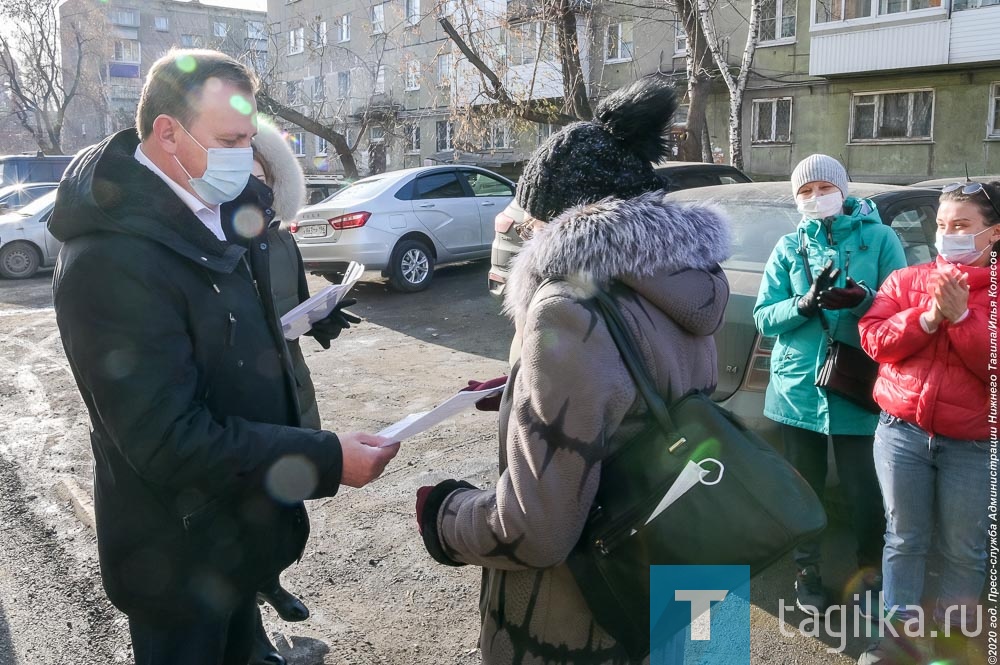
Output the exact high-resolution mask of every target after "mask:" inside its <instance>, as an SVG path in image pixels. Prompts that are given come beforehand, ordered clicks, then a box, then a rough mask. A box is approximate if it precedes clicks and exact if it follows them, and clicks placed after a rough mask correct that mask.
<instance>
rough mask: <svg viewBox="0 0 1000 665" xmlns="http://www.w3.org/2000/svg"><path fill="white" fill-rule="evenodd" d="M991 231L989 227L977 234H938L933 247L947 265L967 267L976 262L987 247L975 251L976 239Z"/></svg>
mask: <svg viewBox="0 0 1000 665" xmlns="http://www.w3.org/2000/svg"><path fill="white" fill-rule="evenodd" d="M992 230H993V228H992V227H990V228H987V229H983V230H982V231H980V232H979V233H938V234H937V238H936V239H935V242H934V246H935V247H936V248H937V251H938V254H940V255H941V258H942V259H944V260H945V261H947V262H948V263H958V264H962V265H968V264H970V263H974V262H975V261H977V260H978V259H979V257H980V256H982V255H983V252H985V251H986V249H987V248H988V247H989V245H986V247H983V248H982V249H979V250H977V249H976V237H977V236H981V235H982V234H984V233H986V232H987V231H992Z"/></svg>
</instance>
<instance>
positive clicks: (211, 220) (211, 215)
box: [133, 143, 226, 242]
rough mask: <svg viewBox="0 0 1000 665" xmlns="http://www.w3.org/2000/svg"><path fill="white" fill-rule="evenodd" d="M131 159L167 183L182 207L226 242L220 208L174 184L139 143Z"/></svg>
mask: <svg viewBox="0 0 1000 665" xmlns="http://www.w3.org/2000/svg"><path fill="white" fill-rule="evenodd" d="M133 157H135V161H137V162H139V163H140V164H142V165H143V166H145V167H146V168H147V169H149V170H150V171H152V172H153V173H155V174H156V175H157V176H159V177H160V179H161V180H163V182H165V183H167V187H169V188H170V189H171V190H173V192H174V194H176V195H177V198H179V199H180V200H181V201H183V202H184V205H186V206H187V207H188V208H190V209H191V212H193V213H194V214H195V217H197V218H198V219H199V220H201V223H202V224H204V225H205V227H206V228H207V229H208V230H209V231H211V232H212V234H213V235H214V236H215V237H216V238H218V239H219V240H222V241H223V242H225V241H226V234H225V233H224V232H223V231H222V212H221V211H220V209H219V208H220V206H209V205H206V204H205V203H204V202H203V201H202V200H201V199H199V198H198V197H196V196H195V195H194V194H192V193H191V192H189V191H187V190H186V189H184V188H183V187H181V186H180V185H178V184H177V183H176V182H174V180H173V179H172V178H171V177H170V176H168V175H167V174H166V173H164V172H163V171H162V170H161V169H160V167H159V166H157V165H156V164H154V163H153V162H152V161H151V160H150V159H149V157H147V156H146V153H144V152H143V151H142V144H141V143H140V144H139V145H138V146H136V148H135V154H134V155H133Z"/></svg>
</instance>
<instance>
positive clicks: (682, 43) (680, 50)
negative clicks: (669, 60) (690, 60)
mask: <svg viewBox="0 0 1000 665" xmlns="http://www.w3.org/2000/svg"><path fill="white" fill-rule="evenodd" d="M687 50H688V33H687V30H685V28H684V23H682V22H680V21H678V22H677V23H675V24H674V54H676V55H684V54H685V53H687Z"/></svg>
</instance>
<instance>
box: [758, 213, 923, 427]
mask: <svg viewBox="0 0 1000 665" xmlns="http://www.w3.org/2000/svg"><path fill="white" fill-rule="evenodd" d="M800 242H801V243H803V244H804V246H805V248H806V250H807V252H808V255H809V268H810V270H811V271H812V274H813V275H814V276H815V275H818V274H819V273H820V271H821V270H822V269H823V266H824V265H825V264H826V262H827V261H831V260H832V261H833V265H834V267H837V268H840V271H841V274H840V276H839V277H838V279H837V283H836V285H837V286H844V283H845V281H846V279H847V277H848V276H850V277H851V278H852V279H854V281H855V282H857V283H858V284H860V285H862V286H864V287H865V290H866V291H867V292H868V293H867V295H866V297H865V299H864V300H862V301H861V303H860V304H859V305H858V306H857V307H854V308H853V309H842V310H823V315H824V316H825V317H826V320H827V322H828V323H829V326H830V333H831V335H832V336H833V338H834V339H836V340H838V341H840V342H845V343H847V344H850V345H852V346H856V347H858V348H861V343H860V338H859V334H858V321H859V320H860V318H861V317H862V316H863V315H864V313H865V312H866V311H868V308H869V307H870V306H871V304H872V300H873V299H874V297H875V293H876V292H877V291H878V288H879V286H880V285H881V284H882V282H883V281H885V278H886V277H888V276H889V273H891V272H892V271H894V270H898V269H900V268H905V267H906V258H905V256H904V254H903V247H902V245H901V244H900V242H899V239H898V238H897V237H896V234H895V232H893V230H892V229H891V228H889V227H888V226H885V225H884V224H882V220H881V218H880V217H879V214H878V210H876V208H875V204H874V203H873V202H872V201H870V200H868V199H856V198H854V197H848V198H847V200H846V201H845V202H844V214H842V215H837V216H836V217H828V218H827V219H825V220H816V219H803V220H802V221H801V222H800V223H799V225H798V228H797V229H796V232H795V233H789V234H788V235H786V236H784V237H782V238H781V239H780V240H779V241H778V244H777V246H776V247H775V248H774V250H773V251H772V252H771V257H770V258H769V259H768V261H767V266H766V267H765V269H764V277H763V279H762V280H761V283H760V292H759V293H758V294H757V304H756V305H754V309H753V318H754V322H755V323H756V324H757V330H759V331H760V333H761V334H762V335H766V336H768V337H775V338H777V339H776V341H775V344H774V350H773V351H772V352H771V381H770V383H769V384H768V386H767V394H766V397H765V401H764V415H765V416H767V417H768V418H770V419H771V420H775V421H777V422H779V423H785V424H787V425H793V426H795V427H801V428H803V429H807V430H811V431H813V432H820V433H823V434H873V433H874V432H875V426H876V424H877V423H878V416H877V415H875V414H872V413H870V412H868V411H866V410H864V409H862V408H860V407H858V406H855V405H854V404H852V403H851V402H849V401H847V400H844V399H842V398H840V397H838V396H836V395H828V394H827V392H826V391H825V390H823V389H821V388H817V387H816V385H815V384H816V374H817V372H818V371H819V368H820V367H822V365H823V361H824V360H825V358H826V334H825V333H824V331H823V327H822V325H821V324H820V320H819V317H818V316H817V317H812V318H807V317H804V316H801V315H800V314H799V313H798V310H797V309H796V303H797V302H798V300H799V298H801V297H802V296H803V295H805V293H806V291H808V290H809V281H808V279H807V277H806V273H805V264H804V261H803V258H802V256H801V255H800V253H799V246H800Z"/></svg>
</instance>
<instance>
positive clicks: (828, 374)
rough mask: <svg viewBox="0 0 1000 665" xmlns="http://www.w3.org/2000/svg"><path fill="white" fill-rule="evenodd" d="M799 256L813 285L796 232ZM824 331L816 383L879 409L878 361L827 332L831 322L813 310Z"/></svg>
mask: <svg viewBox="0 0 1000 665" xmlns="http://www.w3.org/2000/svg"><path fill="white" fill-rule="evenodd" d="M799 256H801V257H802V262H803V264H805V270H806V280H807V281H808V283H809V286H812V283H813V276H812V271H811V270H809V257H808V256H807V252H806V248H805V243H804V242H803V241H802V237H801V234H800V236H799ZM816 316H818V317H819V322H820V325H821V326H823V332H824V334H825V335H826V358H825V359H824V360H823V366H822V367H820V369H819V372H818V373H817V374H816V386H817V387H819V388H823V389H824V390H826V391H827V392H828V393H833V394H834V395H838V396H840V397H843V398H844V399H846V400H848V401H850V402H852V403H853V404H856V405H857V406H860V407H861V408H863V409H865V410H867V411H871V412H872V413H879V412H880V411H881V410H882V408H881V407H880V406H879V405H878V404H877V403H876V402H875V397H874V396H873V393H874V391H875V380H876V379H877V378H878V363H877V362H875V361H874V360H872V359H871V357H869V355H868V354H867V353H865V352H864V351H863V350H861V349H859V348H858V347H856V346H851V345H850V344H845V343H844V342H838V341H837V340H835V339H834V338H833V336H832V335H831V334H830V324H829V322H827V320H826V317H825V316H823V312H822V310H821V311H819V312H817V313H816Z"/></svg>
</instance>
